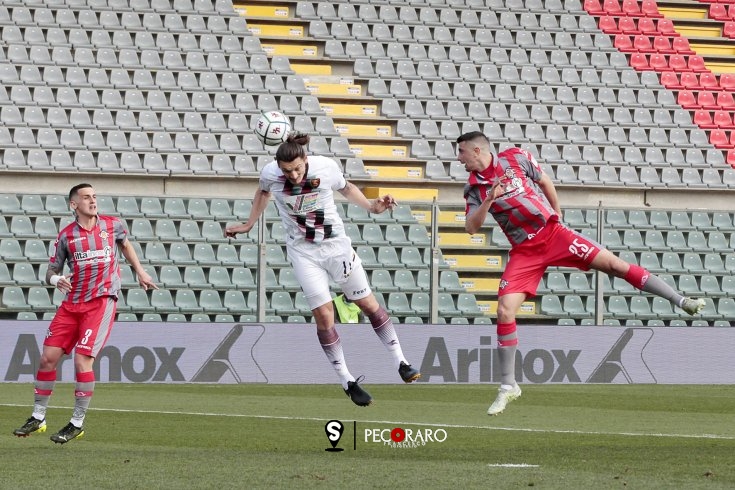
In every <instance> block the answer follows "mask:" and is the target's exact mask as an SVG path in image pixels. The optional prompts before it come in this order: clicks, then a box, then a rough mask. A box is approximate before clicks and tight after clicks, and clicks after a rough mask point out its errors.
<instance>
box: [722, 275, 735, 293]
mask: <svg viewBox="0 0 735 490" xmlns="http://www.w3.org/2000/svg"><path fill="white" fill-rule="evenodd" d="M722 292H723V293H725V294H726V295H727V296H735V277H733V276H722Z"/></svg>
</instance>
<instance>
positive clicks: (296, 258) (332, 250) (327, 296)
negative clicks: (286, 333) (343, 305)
mask: <svg viewBox="0 0 735 490" xmlns="http://www.w3.org/2000/svg"><path fill="white" fill-rule="evenodd" d="M286 251H287V252H288V258H289V260H290V261H291V265H293V270H294V274H295V275H296V280H297V281H298V282H299V284H300V285H301V290H302V291H303V292H304V297H305V298H306V301H307V302H308V303H309V308H311V309H312V310H313V309H314V308H317V307H319V306H321V305H324V304H327V303H329V302H330V301H332V294H331V293H330V291H329V279H330V278H331V279H332V281H334V282H335V283H336V284H337V285H338V286H339V287H340V288H341V289H342V292H343V293H344V294H345V296H346V297H347V299H349V300H356V299H362V298H365V297H367V296H369V295H370V294H371V293H372V291H371V290H370V283H369V282H368V278H367V274H366V273H365V270H364V269H363V268H362V261H361V260H360V257H359V256H358V255H357V254H356V253H355V251H354V250H353V248H352V241H351V240H350V239H349V237H346V236H345V237H337V238H329V239H327V240H324V241H323V242H321V243H312V242H307V241H306V240H301V239H297V240H295V241H294V242H293V243H289V244H287V246H286Z"/></svg>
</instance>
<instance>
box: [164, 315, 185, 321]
mask: <svg viewBox="0 0 735 490" xmlns="http://www.w3.org/2000/svg"><path fill="white" fill-rule="evenodd" d="M166 321H167V322H170V323H186V322H187V320H186V315H184V314H183V313H169V314H168V315H166Z"/></svg>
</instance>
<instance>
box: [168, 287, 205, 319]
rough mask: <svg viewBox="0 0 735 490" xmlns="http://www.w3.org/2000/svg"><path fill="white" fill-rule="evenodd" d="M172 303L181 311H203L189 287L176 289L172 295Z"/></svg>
mask: <svg viewBox="0 0 735 490" xmlns="http://www.w3.org/2000/svg"><path fill="white" fill-rule="evenodd" d="M174 304H175V305H176V306H177V307H178V308H179V309H180V310H181V312H182V313H199V312H201V311H203V309H202V307H201V306H199V302H198V301H197V298H196V294H194V291H192V290H191V289H178V290H177V291H176V295H175V297H174Z"/></svg>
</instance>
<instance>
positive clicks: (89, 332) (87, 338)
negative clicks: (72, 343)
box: [79, 328, 92, 345]
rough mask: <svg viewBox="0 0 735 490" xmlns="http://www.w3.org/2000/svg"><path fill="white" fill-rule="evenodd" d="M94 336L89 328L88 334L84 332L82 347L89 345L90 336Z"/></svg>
mask: <svg viewBox="0 0 735 490" xmlns="http://www.w3.org/2000/svg"><path fill="white" fill-rule="evenodd" d="M90 335H92V329H91V328H88V329H87V331H86V332H84V337H82V340H80V341H79V343H80V344H82V345H87V342H89V336H90Z"/></svg>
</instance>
